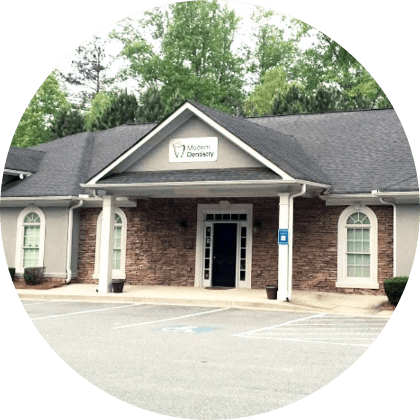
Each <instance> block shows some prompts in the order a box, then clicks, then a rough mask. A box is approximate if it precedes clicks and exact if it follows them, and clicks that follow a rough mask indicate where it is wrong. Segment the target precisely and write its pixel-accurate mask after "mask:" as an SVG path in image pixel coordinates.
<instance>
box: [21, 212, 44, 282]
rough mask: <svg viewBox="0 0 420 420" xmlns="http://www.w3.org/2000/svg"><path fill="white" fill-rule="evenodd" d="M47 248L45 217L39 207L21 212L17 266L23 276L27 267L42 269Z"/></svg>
mask: <svg viewBox="0 0 420 420" xmlns="http://www.w3.org/2000/svg"><path fill="white" fill-rule="evenodd" d="M44 247H45V215H44V212H43V211H42V210H41V209H40V208H38V207H28V208H26V209H24V210H22V211H21V213H20V215H19V217H18V222H17V235H16V255H15V265H16V271H17V273H20V274H22V273H23V271H24V269H25V268H27V267H42V266H43V264H44Z"/></svg>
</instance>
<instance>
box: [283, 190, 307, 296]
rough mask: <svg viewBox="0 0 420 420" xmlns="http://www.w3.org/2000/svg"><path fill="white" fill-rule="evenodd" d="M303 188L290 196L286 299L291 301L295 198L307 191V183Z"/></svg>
mask: <svg viewBox="0 0 420 420" xmlns="http://www.w3.org/2000/svg"><path fill="white" fill-rule="evenodd" d="M301 187H302V189H301V190H300V191H299V192H298V193H296V194H292V195H291V196H290V197H289V261H288V271H289V272H288V275H287V296H286V301H287V302H289V301H290V299H291V297H292V271H293V200H294V199H295V198H296V197H300V196H301V195H303V194H305V193H306V184H302V185H301Z"/></svg>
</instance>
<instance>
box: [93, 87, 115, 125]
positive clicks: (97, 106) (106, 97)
mask: <svg viewBox="0 0 420 420" xmlns="http://www.w3.org/2000/svg"><path fill="white" fill-rule="evenodd" d="M116 96H118V93H117V92H114V91H111V92H105V91H101V92H99V93H97V94H96V95H95V96H94V97H93V98H92V99H91V100H90V102H89V105H88V107H87V110H86V113H85V130H86V131H92V130H93V126H94V124H95V121H97V120H99V119H100V118H101V116H102V114H103V113H104V112H105V110H106V109H107V108H108V106H110V105H111V102H112V101H113V100H115V97H116Z"/></svg>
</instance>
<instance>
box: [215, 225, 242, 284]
mask: <svg viewBox="0 0 420 420" xmlns="http://www.w3.org/2000/svg"><path fill="white" fill-rule="evenodd" d="M236 230H237V225H236V223H215V224H214V233H213V235H214V236H213V276H212V279H213V281H212V286H222V287H235V286H236V284H235V280H236Z"/></svg>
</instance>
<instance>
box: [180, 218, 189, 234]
mask: <svg viewBox="0 0 420 420" xmlns="http://www.w3.org/2000/svg"><path fill="white" fill-rule="evenodd" d="M178 229H179V231H180V232H181V231H183V230H184V231H185V230H187V221H186V220H182V221H181V222H179V225H178Z"/></svg>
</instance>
